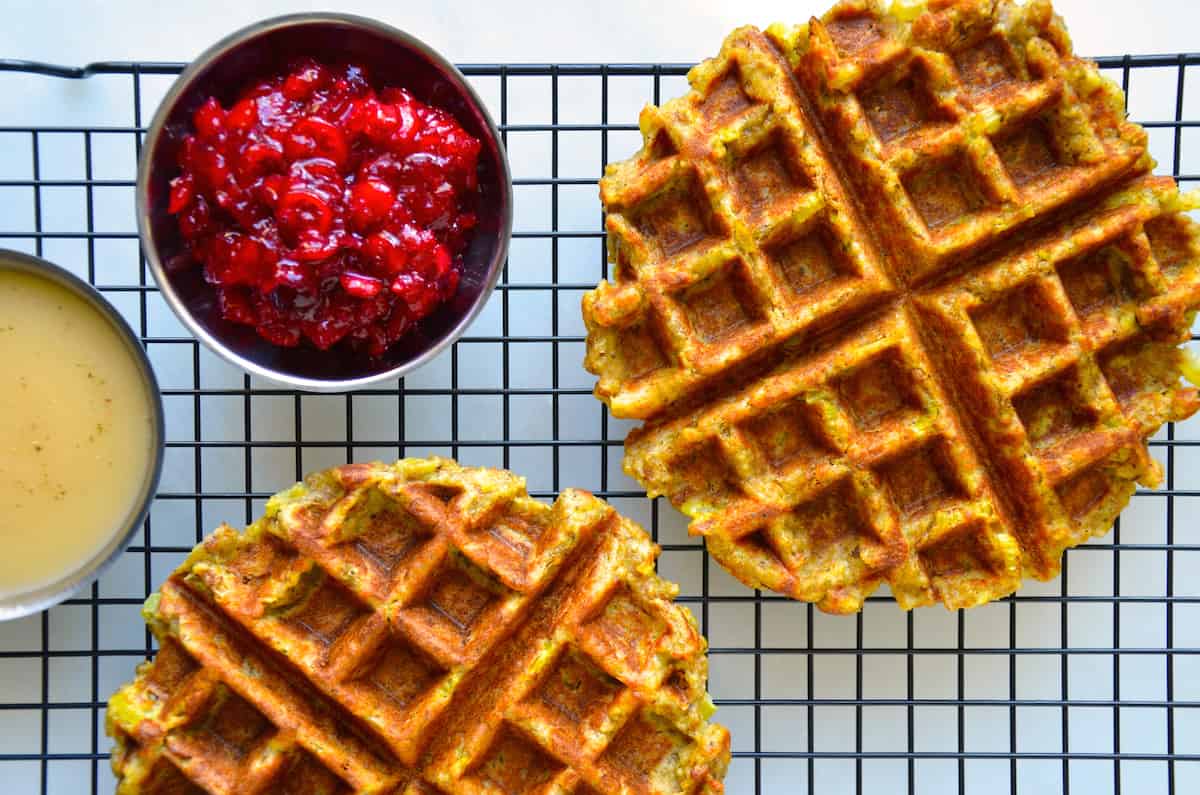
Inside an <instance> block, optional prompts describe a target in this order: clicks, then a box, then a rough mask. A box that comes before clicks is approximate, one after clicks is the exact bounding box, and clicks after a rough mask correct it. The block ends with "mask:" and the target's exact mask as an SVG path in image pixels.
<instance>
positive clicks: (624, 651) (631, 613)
mask: <svg viewBox="0 0 1200 795" xmlns="http://www.w3.org/2000/svg"><path fill="white" fill-rule="evenodd" d="M666 633H667V625H666V623H665V622H664V621H663V620H662V619H661V618H659V617H658V616H655V615H653V614H651V613H649V612H648V611H647V610H646V609H645V608H643V607H642V606H641V605H640V604H638V602H637V600H636V599H634V596H633V593H632V592H631V591H630V590H629V588H628V587H626V586H624V585H622V586H621V587H619V588H618V589H617V590H616V592H615V593H613V595H612V596H611V597H609V599H608V601H607V602H606V603H605V605H604V607H603V608H601V610H600V611H599V612H598V613H596V615H595V616H594V617H593V618H591V619H590V620H589V621H588V622H587V623H585V624H584V625H583V626H581V627H580V629H579V643H580V647H581V648H582V649H583V650H584V651H585V652H587V653H588V654H589V655H591V656H593V657H595V658H596V659H599V660H606V661H609V662H611V663H612V664H614V665H617V666H619V667H620V669H621V670H620V671H613V673H614V674H621V673H627V674H628V675H629V676H630V677H631V678H638V677H639V676H640V675H641V674H642V673H643V672H645V671H646V670H647V669H649V667H650V665H651V663H653V662H654V660H655V656H656V654H657V652H656V651H655V649H656V647H657V645H658V639H659V638H661V637H662V636H663V635H665V634H666Z"/></svg>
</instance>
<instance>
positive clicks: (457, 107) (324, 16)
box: [137, 13, 512, 392]
mask: <svg viewBox="0 0 1200 795" xmlns="http://www.w3.org/2000/svg"><path fill="white" fill-rule="evenodd" d="M306 55H307V56H313V57H316V58H318V59H321V60H328V61H355V62H358V63H362V64H364V65H365V66H366V67H367V68H368V69H369V70H370V74H371V77H372V80H373V82H375V83H376V85H378V86H381V87H382V86H399V87H403V88H407V89H408V90H409V91H411V92H412V93H413V95H414V96H415V97H417V98H418V99H420V100H421V101H423V102H426V103H428V104H432V105H437V106H439V107H441V108H445V109H446V110H448V111H450V112H451V113H453V114H454V116H455V117H456V118H457V119H458V121H459V123H460V124H462V125H463V127H464V128H465V129H466V130H467V131H468V132H470V133H471V134H472V135H474V136H475V137H477V138H478V139H479V140H480V142H481V143H482V144H483V148H482V150H481V152H480V158H479V185H480V193H481V195H480V201H479V208H478V212H477V215H478V218H479V225H478V226H477V228H476V230H475V233H474V236H473V237H472V239H471V241H470V243H469V244H468V247H467V250H466V251H465V253H464V256H463V261H464V268H463V273H462V278H461V280H460V282H459V287H458V292H457V294H456V295H455V297H454V298H453V299H452V300H451V301H450V302H448V303H446V304H444V305H443V306H442V307H440V308H439V309H438V310H437V311H435V312H434V313H433V314H432V315H430V316H429V317H428V318H426V319H425V320H424V321H422V322H421V323H420V324H419V325H418V327H417V328H416V329H414V330H413V331H410V332H409V333H408V334H407V335H406V336H405V337H404V338H403V339H402V340H400V341H399V342H397V343H396V344H395V345H393V346H392V347H391V349H389V350H388V352H387V353H386V354H385V355H384V356H382V357H378V358H375V359H371V358H369V357H367V356H365V355H364V356H361V357H360V356H354V355H349V354H347V352H346V351H344V350H330V351H323V352H322V351H317V350H315V349H313V348H311V347H301V348H279V347H276V346H274V345H271V344H270V343H268V342H266V341H265V340H262V339H261V338H259V336H258V335H257V334H256V333H255V332H254V329H252V328H250V327H248V326H243V325H239V324H235V323H230V322H228V321H226V320H224V319H222V318H221V316H220V312H219V310H218V308H217V306H216V296H215V294H214V291H213V289H212V288H211V287H209V286H208V285H207V284H205V282H204V279H203V277H202V275H201V268H200V267H198V266H193V267H168V265H170V264H172V263H176V262H180V261H182V259H181V241H180V238H179V233H178V228H177V226H176V221H175V218H174V217H172V216H171V215H170V214H168V213H167V210H166V207H167V198H168V191H169V183H170V180H171V179H172V178H173V177H174V176H176V175H177V174H178V171H179V170H178V167H177V165H176V152H177V150H178V147H179V145H180V143H181V141H182V139H183V137H184V136H186V135H187V134H188V133H189V132H191V117H192V113H193V112H194V111H195V109H196V108H197V107H199V106H200V104H201V103H202V102H203V101H204V100H205V99H206V98H207V97H208V96H216V97H217V98H218V99H219V100H221V102H222V103H223V104H225V105H226V106H227V107H228V105H229V104H230V103H231V102H232V101H233V99H234V98H235V97H236V96H237V95H238V94H239V92H240V91H241V90H243V89H244V88H245V87H246V86H247V85H248V84H249V83H250V82H251V81H253V80H254V79H255V78H257V77H260V76H264V75H267V74H271V73H274V72H276V71H277V70H280V69H282V68H284V67H285V66H286V64H287V62H288V61H289V60H291V59H293V58H296V57H298V56H306ZM137 215H138V230H139V232H140V234H141V238H142V243H143V245H144V247H145V249H146V256H147V259H148V260H149V262H150V268H151V270H152V271H153V272H154V278H155V280H156V281H157V282H158V286H159V289H160V290H161V291H162V294H163V296H164V297H165V298H166V300H167V303H168V304H170V306H171V309H173V310H174V311H175V314H176V315H178V316H179V319H180V320H181V321H182V322H183V323H184V325H186V326H187V327H188V329H190V330H191V332H192V333H193V334H195V335H196V337H198V338H199V339H200V341H201V342H203V343H204V344H205V345H207V346H208V347H209V348H211V349H212V350H214V351H216V352H217V353H218V354H219V355H221V356H223V357H224V358H225V359H227V360H229V361H230V362H232V363H234V364H236V365H238V366H239V367H242V368H243V369H245V370H248V371H249V372H251V373H254V374H256V375H260V376H264V377H266V378H269V379H272V380H274V381H278V382H280V383H282V384H286V385H288V386H292V387H295V388H299V389H307V390H314V391H328V392H332V391H342V390H347V389H355V388H358V387H362V386H365V385H367V384H370V383H372V382H375V381H381V380H384V379H388V378H397V377H399V376H403V375H404V374H405V373H408V372H409V371H411V370H413V369H415V368H417V367H419V366H421V365H422V364H424V363H425V362H427V361H429V360H430V359H432V358H433V357H435V356H437V355H438V353H440V352H441V351H442V350H443V349H445V348H446V347H447V346H448V345H450V344H451V343H452V342H454V340H456V339H457V338H458V337H459V336H461V335H462V333H463V331H464V330H465V329H466V328H467V326H469V325H470V323H471V321H472V320H473V319H474V318H475V316H476V315H477V314H479V311H480V310H481V309H482V308H483V305H484V303H485V302H486V301H487V297H488V295H490V294H491V291H492V289H493V288H494V287H495V285H496V281H497V279H498V278H499V276H500V271H501V269H502V268H503V264H504V258H505V256H506V255H507V252H508V241H509V238H510V237H511V234H512V180H511V178H510V176H509V170H508V160H507V158H506V156H505V153H504V147H503V145H502V143H501V141H500V134H499V132H498V131H497V129H496V125H495V124H494V123H493V122H492V119H491V117H490V116H489V115H488V112H487V110H486V108H485V107H484V105H483V102H482V101H481V100H480V99H479V96H478V95H477V94H476V93H475V91H474V89H472V88H471V86H470V84H469V83H468V82H467V80H466V78H464V77H463V75H462V73H460V72H459V71H458V70H457V69H455V68H454V66H453V65H452V64H451V63H450V62H449V61H447V60H446V59H445V58H443V57H442V56H441V55H439V54H438V53H436V52H434V51H433V50H432V49H430V48H429V47H428V46H427V45H426V44H424V43H423V42H421V41H418V40H417V39H416V38H414V37H412V36H410V35H409V34H407V33H405V32H404V31H401V30H397V29H396V28H393V27H390V26H388V25H385V24H383V23H381V22H377V21H375V20H371V19H366V18H363V17H356V16H350V15H347V14H329V13H315V14H295V15H291V16H284V17H277V18H275V19H268V20H265V21H263V22H259V23H257V24H254V25H251V26H249V27H247V28H243V29H242V30H239V31H237V32H236V33H233V34H232V35H230V36H227V37H226V38H224V39H222V40H221V41H219V42H217V43H216V44H215V45H213V46H212V47H210V48H209V49H207V50H205V51H204V52H203V53H202V54H201V55H200V56H199V57H198V58H196V60H195V61H193V62H192V63H191V64H190V65H189V66H188V67H187V68H186V69H184V70H183V73H182V74H181V75H180V76H179V79H178V80H176V81H175V84H174V85H173V86H172V87H171V89H170V91H168V92H167V95H166V97H165V98H164V99H163V102H162V104H161V105H160V106H159V108H158V111H157V112H156V113H155V114H154V119H153V120H152V121H151V122H150V127H149V129H148V130H147V132H146V140H145V144H144V146H143V147H142V155H141V160H140V162H139V163H138V179H137ZM335 347H336V348H339V349H340V348H341V347H342V346H335Z"/></svg>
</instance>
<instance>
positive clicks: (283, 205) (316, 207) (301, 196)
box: [275, 187, 333, 235]
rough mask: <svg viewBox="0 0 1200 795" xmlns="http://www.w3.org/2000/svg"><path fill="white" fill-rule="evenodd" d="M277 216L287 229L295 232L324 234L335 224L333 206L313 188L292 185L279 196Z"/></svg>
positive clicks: (280, 223) (282, 225)
mask: <svg viewBox="0 0 1200 795" xmlns="http://www.w3.org/2000/svg"><path fill="white" fill-rule="evenodd" d="M275 218H276V219H278V220H279V225H280V227H282V228H283V229H285V230H290V231H292V232H295V233H301V232H308V231H316V232H319V233H320V234H322V235H324V234H327V233H328V232H329V230H330V228H331V227H332V226H333V208H332V207H330V206H329V202H328V201H327V200H326V199H325V197H324V196H322V195H321V194H320V193H319V192H317V191H316V190H314V189H313V188H307V187H292V188H291V189H289V190H288V192H287V193H285V194H283V196H281V197H280V198H279V203H278V204H277V205H276V206H275Z"/></svg>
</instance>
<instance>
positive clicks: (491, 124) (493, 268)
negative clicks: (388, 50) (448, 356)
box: [135, 11, 513, 392]
mask: <svg viewBox="0 0 1200 795" xmlns="http://www.w3.org/2000/svg"><path fill="white" fill-rule="evenodd" d="M322 24H332V25H348V26H351V27H356V28H360V29H363V30H367V31H369V32H371V33H374V34H377V35H380V36H383V37H385V38H388V39H392V40H394V41H396V42H397V43H398V44H399V45H400V46H403V47H406V48H408V49H410V50H414V51H416V52H418V53H420V54H421V55H422V56H424V57H426V58H428V59H429V60H430V61H432V62H433V64H434V65H435V66H436V67H437V68H439V69H440V70H442V71H443V72H444V73H445V75H446V77H447V78H449V79H450V81H451V82H452V83H454V84H455V88H456V89H457V90H458V91H459V92H460V93H462V94H463V96H464V97H465V98H466V99H467V100H468V101H469V102H470V103H471V104H473V105H474V106H475V109H476V110H478V111H479V113H480V115H481V116H482V117H483V120H484V122H485V123H486V125H487V134H488V135H489V136H490V137H491V138H492V140H493V142H494V143H495V145H496V148H497V151H498V152H499V155H500V157H499V160H500V166H501V170H500V173H499V175H498V176H499V177H500V179H501V180H502V181H503V183H504V184H503V196H504V208H503V213H502V218H501V228H500V231H499V233H498V235H497V236H498V238H499V240H498V244H497V246H496V251H495V255H494V256H493V257H492V259H491V262H490V263H489V264H488V271H487V278H486V279H485V281H484V283H483V285H482V287H481V289H480V293H479V296H478V297H477V298H476V299H475V301H474V303H472V305H471V306H470V307H469V308H468V309H467V311H465V312H464V313H463V315H462V317H460V318H459V319H458V321H457V322H456V323H455V324H454V326H453V327H452V328H451V329H450V330H449V331H448V332H446V334H444V335H443V336H442V337H441V339H439V340H437V341H435V342H434V343H433V344H432V345H430V346H429V347H428V348H426V349H425V350H424V351H422V352H421V353H420V354H419V355H417V356H415V357H413V358H412V359H410V360H409V361H407V362H405V363H404V364H401V365H398V366H396V367H393V368H391V369H389V370H383V371H380V372H378V373H372V374H370V375H365V376H358V377H355V378H333V379H330V378H310V377H305V376H298V375H293V374H291V373H287V372H284V371H280V370H275V369H272V368H270V367H266V366H264V365H261V364H259V363H257V362H255V361H253V360H251V359H249V358H247V357H245V356H242V355H241V354H239V353H237V352H236V351H234V350H232V349H231V348H229V347H228V346H227V345H225V343H224V342H222V341H221V340H220V338H219V337H217V335H215V334H213V333H211V332H210V331H209V330H208V329H207V328H205V327H204V326H203V324H201V323H200V322H199V321H198V320H196V318H195V316H194V315H193V314H192V311H191V309H190V308H188V306H187V305H186V304H185V303H184V301H183V299H182V298H181V297H180V296H179V295H178V294H177V293H176V292H175V289H174V287H173V286H172V285H171V282H170V276H169V275H168V274H167V272H166V269H165V268H164V266H163V263H162V260H161V258H160V257H159V252H158V250H157V248H156V247H155V246H154V245H153V243H152V237H151V226H150V207H149V187H150V163H151V153H152V152H153V151H154V149H155V148H156V146H157V145H158V142H159V139H160V138H161V136H162V133H163V129H164V127H165V125H166V120H167V117H168V115H169V113H170V111H171V110H173V109H174V107H175V105H176V103H177V102H178V101H179V98H180V97H181V96H182V95H183V94H184V92H185V91H187V89H189V88H190V87H191V84H192V81H193V80H194V79H195V78H196V76H197V75H198V74H200V73H201V72H202V71H204V70H205V69H207V68H208V67H209V66H211V65H212V64H213V63H215V62H216V61H218V60H219V59H220V58H222V57H224V56H225V55H227V54H228V53H229V52H230V51H231V50H232V49H233V48H234V47H236V46H238V45H240V44H242V43H244V42H246V41H250V40H252V39H255V38H258V37H260V36H263V35H266V34H268V33H272V32H274V31H277V30H284V29H287V28H292V27H301V26H307V25H322ZM135 190H136V197H135V203H136V209H137V225H138V237H139V238H140V239H141V242H142V249H143V250H144V252H145V256H146V261H147V263H148V264H149V266H150V271H151V273H152V274H153V275H154V281H155V282H156V283H157V284H158V288H159V292H160V293H161V294H162V296H163V299H164V300H165V301H166V302H167V305H168V306H170V307H171V311H172V312H174V313H175V316H176V317H178V318H179V321H180V322H181V323H183V325H184V326H186V327H187V329H188V330H189V331H190V332H191V333H192V334H193V335H194V336H195V337H196V339H198V340H199V341H200V342H202V343H203V344H204V345H205V346H206V347H207V348H208V349H209V350H211V351H213V352H214V353H216V354H217V355H218V356H221V357H222V358H224V359H225V360H226V361H228V362H230V363H231V364H234V365H236V366H238V367H240V368H241V369H243V370H245V371H246V372H248V373H250V374H251V375H257V376H260V377H262V378H265V379H267V380H269V381H272V382H274V383H277V384H281V385H283V386H287V387H291V388H293V389H301V390H305V391H308V392H345V391H349V390H354V389H359V388H362V387H365V386H368V385H370V384H374V383H378V382H380V381H386V380H389V379H394V378H402V377H404V376H405V375H407V374H408V373H410V372H412V371H413V370H416V369H417V368H419V367H421V366H423V365H425V364H426V363H428V362H429V361H430V360H432V359H433V358H435V357H436V356H438V355H440V354H441V353H442V352H443V351H444V350H446V348H448V347H450V346H451V345H452V344H454V343H455V342H456V341H458V339H459V338H460V337H461V336H462V335H463V333H464V332H465V331H466V330H467V328H468V327H469V326H470V325H471V324H472V323H473V322H474V321H475V318H476V317H478V315H479V313H480V312H482V311H483V307H484V305H485V304H486V303H487V300H488V298H489V297H490V296H491V294H492V293H493V292H494V290H495V287H496V283H497V282H498V281H499V279H500V274H501V272H502V271H503V270H504V263H505V262H506V261H507V259H508V249H509V243H510V241H511V239H512V227H513V186H512V171H511V167H510V166H509V163H508V152H507V150H506V148H505V146H504V138H503V137H502V136H501V134H500V130H499V128H498V127H497V126H496V122H495V120H494V119H493V118H492V115H491V113H489V112H488V109H487V106H486V105H485V104H484V102H483V100H482V99H481V98H480V96H479V94H478V93H477V92H476V91H475V88H474V87H473V86H472V85H471V83H470V82H469V81H468V80H467V78H466V76H465V75H463V73H462V72H461V71H459V69H458V67H456V66H455V65H454V64H453V63H451V62H450V61H449V60H447V59H446V58H445V57H444V56H443V55H441V53H439V52H437V51H436V50H434V49H433V48H432V47H430V46H429V45H428V44H426V43H425V42H423V41H421V40H420V39H418V38H417V37H416V36H413V35H412V34H410V33H408V32H407V31H404V30H401V29H400V28H397V27H393V26H392V25H389V24H387V23H385V22H381V21H379V20H377V19H372V18H370V17H364V16H359V15H357V14H344V13H340V12H333V11H321V12H304V13H296V14H284V15H282V16H275V17H270V18H268V19H263V20H260V21H258V22H254V23H252V24H250V25H247V26H245V27H242V28H239V29H238V30H235V31H233V32H232V33H229V34H228V35H226V36H224V37H223V38H221V39H220V40H218V41H217V42H216V43H215V44H213V45H211V46H209V47H208V48H207V49H205V50H204V51H203V52H201V53H200V54H199V55H197V56H196V57H195V58H194V59H193V60H192V61H191V62H190V63H189V64H188V65H187V66H186V67H184V69H183V71H182V72H180V74H179V76H178V77H177V78H176V79H175V82H174V83H172V84H171V87H170V88H169V89H168V90H167V93H166V94H165V95H164V96H163V99H162V101H161V102H160V103H159V105H158V108H157V109H156V110H155V112H154V116H153V117H152V118H151V121H150V124H149V126H148V127H147V128H146V136H145V138H144V139H143V142H142V147H141V153H140V156H139V158H138V168H137V182H136V188H135Z"/></svg>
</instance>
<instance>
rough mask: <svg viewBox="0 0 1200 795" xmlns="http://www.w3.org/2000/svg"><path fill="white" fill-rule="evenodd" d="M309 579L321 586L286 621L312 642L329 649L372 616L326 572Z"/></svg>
mask: <svg viewBox="0 0 1200 795" xmlns="http://www.w3.org/2000/svg"><path fill="white" fill-rule="evenodd" d="M309 576H317V577H319V578H320V583H319V584H318V585H317V586H316V588H314V589H312V593H311V594H310V595H309V596H307V598H305V599H304V602H303V604H302V605H300V606H299V607H298V608H296V609H294V610H293V611H291V612H290V613H289V614H288V617H287V618H286V619H285V620H286V622H287V623H288V624H289V625H291V626H292V627H294V628H296V629H298V630H300V631H301V632H303V633H304V634H305V635H307V636H308V637H309V638H311V639H312V640H314V641H316V642H317V643H319V644H320V645H322V646H325V647H326V648H329V647H332V646H333V645H334V644H335V643H337V641H338V638H340V637H342V636H343V635H345V634H346V632H348V631H349V629H350V627H351V625H352V624H354V623H355V622H356V621H358V620H359V619H361V618H364V617H365V616H368V615H370V611H369V610H367V609H366V608H365V607H364V606H363V605H362V604H361V603H360V602H359V601H358V600H357V599H355V598H354V596H353V595H352V594H351V593H350V592H349V591H348V590H347V589H346V587H345V586H343V585H342V584H341V583H339V582H338V581H337V580H335V579H333V578H332V577H329V576H328V575H326V574H324V573H323V572H317V573H316V574H315V575H309Z"/></svg>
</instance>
